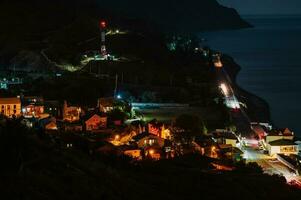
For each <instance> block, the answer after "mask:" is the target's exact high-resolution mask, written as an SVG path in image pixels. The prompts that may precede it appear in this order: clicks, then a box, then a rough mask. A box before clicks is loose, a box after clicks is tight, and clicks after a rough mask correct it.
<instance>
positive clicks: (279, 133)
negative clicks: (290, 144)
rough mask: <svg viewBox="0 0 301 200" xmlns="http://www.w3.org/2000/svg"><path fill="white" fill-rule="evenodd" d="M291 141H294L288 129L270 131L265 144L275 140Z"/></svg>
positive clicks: (292, 134)
mask: <svg viewBox="0 0 301 200" xmlns="http://www.w3.org/2000/svg"><path fill="white" fill-rule="evenodd" d="M293 139H294V133H293V132H292V131H291V130H290V129H288V128H284V129H277V130H272V131H271V132H270V133H268V135H267V136H266V137H265V142H266V143H267V144H268V143H270V142H273V141H276V140H293Z"/></svg>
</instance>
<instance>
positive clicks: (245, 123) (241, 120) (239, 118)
mask: <svg viewBox="0 0 301 200" xmlns="http://www.w3.org/2000/svg"><path fill="white" fill-rule="evenodd" d="M216 75H217V81H218V84H219V88H220V90H221V93H222V94H223V95H224V101H225V105H226V106H227V107H228V108H229V109H230V110H231V112H230V114H231V118H232V121H233V122H234V124H235V126H236V128H237V132H238V133H239V134H241V135H242V136H243V137H252V136H253V131H252V129H251V121H250V119H249V117H248V115H247V114H246V113H245V111H244V109H243V108H242V107H241V106H240V102H239V100H238V99H237V97H236V95H235V91H234V90H233V88H232V81H231V79H230V78H229V76H228V74H227V72H226V71H225V70H224V68H222V69H217V70H216Z"/></svg>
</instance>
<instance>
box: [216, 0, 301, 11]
mask: <svg viewBox="0 0 301 200" xmlns="http://www.w3.org/2000/svg"><path fill="white" fill-rule="evenodd" d="M218 1H219V2H220V3H221V4H223V5H225V6H230V7H233V8H236V9H237V10H238V12H239V13H240V14H301V0H218Z"/></svg>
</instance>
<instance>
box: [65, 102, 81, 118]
mask: <svg viewBox="0 0 301 200" xmlns="http://www.w3.org/2000/svg"><path fill="white" fill-rule="evenodd" d="M81 112H82V110H81V108H80V107H77V106H68V104H67V101H64V107H63V120H64V121H68V122H76V121H79V120H80V115H81Z"/></svg>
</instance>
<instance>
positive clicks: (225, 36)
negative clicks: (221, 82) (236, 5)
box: [201, 16, 301, 137]
mask: <svg viewBox="0 0 301 200" xmlns="http://www.w3.org/2000/svg"><path fill="white" fill-rule="evenodd" d="M244 18H245V19H246V20H247V21H248V22H250V23H251V24H252V25H254V26H255V27H254V28H250V29H243V30H234V31H219V32H207V33H202V34H201V36H202V37H204V38H206V39H207V42H206V43H207V44H208V45H209V46H210V47H211V48H213V49H215V50H219V51H221V52H223V53H226V54H229V55H230V56H232V57H233V58H234V59H235V61H236V62H237V63H238V64H239V65H240V66H241V68H242V70H241V72H240V73H239V75H238V79H237V81H238V84H239V85H240V86H241V87H242V88H244V89H246V90H248V91H250V92H252V93H253V94H256V95H258V96H260V97H262V98H263V99H265V100H266V101H267V102H268V103H269V105H270V108H271V114H272V120H273V122H274V124H276V125H277V126H278V127H289V128H291V129H292V130H293V131H294V132H295V134H296V135H298V136H300V137H301V16H245V17H244Z"/></svg>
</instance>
